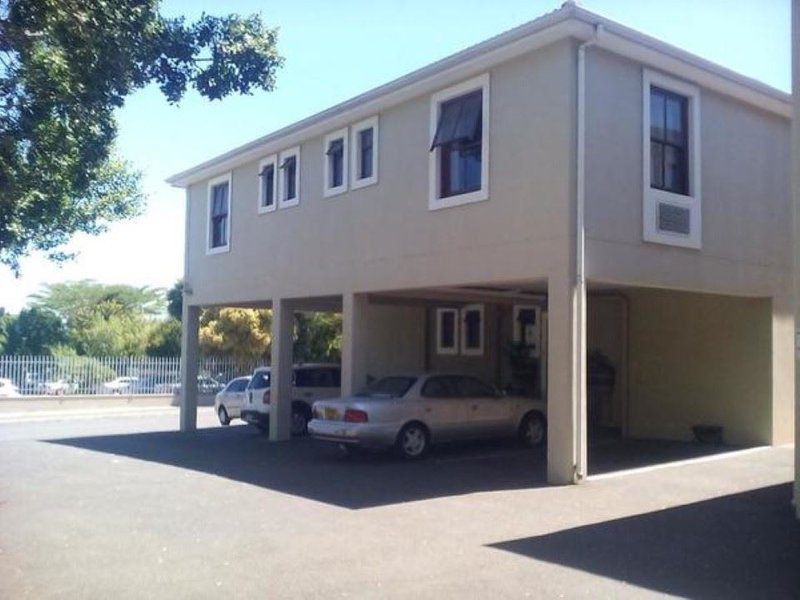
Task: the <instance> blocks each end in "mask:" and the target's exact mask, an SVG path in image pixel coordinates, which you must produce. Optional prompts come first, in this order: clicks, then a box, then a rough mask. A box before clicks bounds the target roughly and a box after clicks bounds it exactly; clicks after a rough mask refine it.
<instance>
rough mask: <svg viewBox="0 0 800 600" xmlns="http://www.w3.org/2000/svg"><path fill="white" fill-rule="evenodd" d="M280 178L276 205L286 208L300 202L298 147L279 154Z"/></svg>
mask: <svg viewBox="0 0 800 600" xmlns="http://www.w3.org/2000/svg"><path fill="white" fill-rule="evenodd" d="M278 162H279V163H280V171H281V174H280V179H279V186H278V206H279V207H280V208H287V207H289V206H296V205H297V204H299V203H300V164H299V163H300V147H299V146H297V147H295V148H292V149H291V150H284V151H283V152H281V154H280V158H279V161H278Z"/></svg>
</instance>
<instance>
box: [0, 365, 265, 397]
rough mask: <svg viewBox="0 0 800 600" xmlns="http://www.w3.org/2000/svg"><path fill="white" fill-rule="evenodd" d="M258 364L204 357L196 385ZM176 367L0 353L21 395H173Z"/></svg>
mask: <svg viewBox="0 0 800 600" xmlns="http://www.w3.org/2000/svg"><path fill="white" fill-rule="evenodd" d="M256 366H258V364H242V363H241V362H237V361H235V360H234V359H232V358H227V357H208V358H203V359H201V360H200V364H199V371H198V372H199V377H198V385H199V387H200V390H201V391H202V392H206V393H209V392H216V391H219V389H221V388H222V387H223V386H224V385H225V384H226V383H227V382H228V381H230V380H231V379H233V378H234V377H237V376H239V375H248V374H250V373H252V371H253V369H254V368H255V367H256ZM180 371H181V370H180V357H178V356H169V357H153V356H100V357H89V356H10V355H6V356H3V355H0V378H4V379H9V380H10V381H11V384H12V385H13V386H14V387H15V388H16V392H17V393H19V394H22V395H36V396H42V395H47V396H62V395H95V394H125V395H133V394H171V393H173V392H174V391H175V389H176V388H177V387H178V386H179V385H180Z"/></svg>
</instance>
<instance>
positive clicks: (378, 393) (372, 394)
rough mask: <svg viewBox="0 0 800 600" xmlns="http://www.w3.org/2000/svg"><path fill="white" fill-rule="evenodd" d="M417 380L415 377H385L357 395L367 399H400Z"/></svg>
mask: <svg viewBox="0 0 800 600" xmlns="http://www.w3.org/2000/svg"><path fill="white" fill-rule="evenodd" d="M416 380H417V379H416V378H415V377H384V378H383V379H379V380H378V381H376V382H375V383H373V384H372V385H370V386H369V387H367V389H365V390H364V391H362V392H360V393H358V394H356V395H357V396H365V397H367V398H400V397H402V396H404V395H405V393H406V392H407V391H408V390H409V389H410V388H411V386H412V385H414V382H415V381H416Z"/></svg>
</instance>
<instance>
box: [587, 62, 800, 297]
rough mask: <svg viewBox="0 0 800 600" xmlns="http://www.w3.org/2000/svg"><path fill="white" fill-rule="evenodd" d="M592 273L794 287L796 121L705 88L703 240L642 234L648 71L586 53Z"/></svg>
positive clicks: (653, 280) (729, 289) (763, 288)
mask: <svg viewBox="0 0 800 600" xmlns="http://www.w3.org/2000/svg"><path fill="white" fill-rule="evenodd" d="M587 61H588V64H587V84H586V94H587V114H586V122H587V133H586V190H587V192H586V235H587V276H588V277H589V278H594V279H597V280H601V281H605V282H614V283H621V284H632V285H644V286H653V287H669V288H676V289H685V290H697V291H707V292H716V293H728V294H739V295H759V296H769V295H775V294H783V293H786V292H787V291H788V290H789V289H790V283H789V282H790V279H791V277H790V275H791V264H792V245H791V240H792V237H791V236H792V224H791V223H792V222H791V202H790V188H789V169H790V161H789V147H790V143H789V121H788V120H787V119H783V118H781V117H778V116H776V115H774V114H772V113H767V112H764V111H759V110H758V109H756V108H753V107H752V106H749V105H745V104H743V103H741V102H738V101H736V100H733V99H731V98H728V97H725V96H722V95H720V94H718V93H716V92H713V91H710V90H708V89H703V88H701V90H700V94H701V101H700V130H701V133H700V144H701V152H700V154H701V161H702V166H701V173H702V178H701V187H702V213H703V231H702V249H701V250H699V251H698V250H688V249H682V248H676V247H670V246H666V245H661V244H653V243H645V242H643V241H642V239H643V237H642V196H643V181H642V168H643V167H642V160H643V151H642V122H643V121H642V89H643V82H642V71H643V67H642V65H641V64H638V63H635V62H633V61H631V60H628V59H626V58H623V57H620V56H618V55H616V54H611V53H609V52H606V51H604V50H599V49H592V50H591V51H590V52H589V53H588V55H587Z"/></svg>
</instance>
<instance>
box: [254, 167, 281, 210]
mask: <svg viewBox="0 0 800 600" xmlns="http://www.w3.org/2000/svg"><path fill="white" fill-rule="evenodd" d="M277 163H278V157H277V156H275V155H273V156H270V157H269V158H265V159H264V160H262V161H261V162H260V163H259V165H258V190H259V191H258V212H259V213H265V212H271V211H273V210H275V208H276V206H277V197H278V174H277V171H278V165H277Z"/></svg>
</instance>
